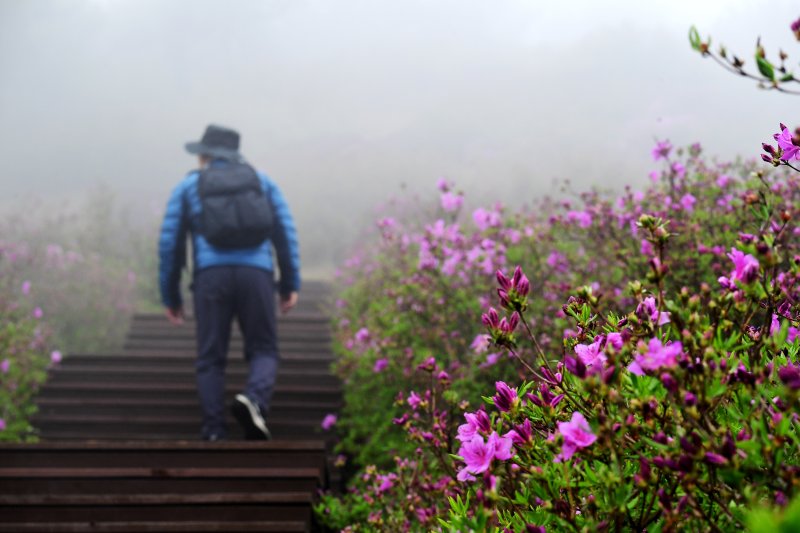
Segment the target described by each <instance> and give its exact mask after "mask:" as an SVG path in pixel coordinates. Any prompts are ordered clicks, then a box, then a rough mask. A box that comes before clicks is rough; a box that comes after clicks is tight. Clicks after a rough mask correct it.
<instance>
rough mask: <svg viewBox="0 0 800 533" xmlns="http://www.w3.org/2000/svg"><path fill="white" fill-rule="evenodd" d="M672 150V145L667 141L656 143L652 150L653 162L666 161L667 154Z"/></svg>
mask: <svg viewBox="0 0 800 533" xmlns="http://www.w3.org/2000/svg"><path fill="white" fill-rule="evenodd" d="M671 150H672V143H670V142H669V141H667V140H664V141H656V145H655V147H654V148H653V161H658V160H659V159H666V158H667V157H669V153H670V151H671Z"/></svg>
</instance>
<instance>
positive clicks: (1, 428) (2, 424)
mask: <svg viewBox="0 0 800 533" xmlns="http://www.w3.org/2000/svg"><path fill="white" fill-rule="evenodd" d="M5 429H6V421H5V420H3V419H2V418H0V431H5Z"/></svg>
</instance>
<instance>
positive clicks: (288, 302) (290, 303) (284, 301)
mask: <svg viewBox="0 0 800 533" xmlns="http://www.w3.org/2000/svg"><path fill="white" fill-rule="evenodd" d="M295 305H297V292H290V293H289V294H287V295H283V294H281V313H283V314H284V315H285V314H286V313H288V312H289V311H291V310H292V308H293V307H294V306H295Z"/></svg>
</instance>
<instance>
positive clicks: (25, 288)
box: [22, 281, 31, 296]
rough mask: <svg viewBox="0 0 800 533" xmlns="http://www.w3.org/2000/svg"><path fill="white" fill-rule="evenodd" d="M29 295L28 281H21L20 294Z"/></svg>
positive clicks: (29, 285)
mask: <svg viewBox="0 0 800 533" xmlns="http://www.w3.org/2000/svg"><path fill="white" fill-rule="evenodd" d="M30 293H31V282H30V281H23V282H22V294H24V295H26V296H27V295H28V294H30Z"/></svg>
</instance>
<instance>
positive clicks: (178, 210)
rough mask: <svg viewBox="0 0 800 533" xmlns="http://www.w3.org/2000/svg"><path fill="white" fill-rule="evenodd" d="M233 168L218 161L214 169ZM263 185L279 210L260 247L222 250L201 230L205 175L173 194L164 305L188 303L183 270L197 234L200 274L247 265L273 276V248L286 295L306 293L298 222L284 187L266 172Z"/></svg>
mask: <svg viewBox="0 0 800 533" xmlns="http://www.w3.org/2000/svg"><path fill="white" fill-rule="evenodd" d="M226 164H228V163H227V162H226V161H224V160H215V161H213V162H212V163H211V165H212V166H215V167H216V166H222V165H226ZM258 176H259V178H261V186H262V188H263V189H264V190H265V191H267V194H268V195H269V198H270V199H271V200H272V205H273V207H274V209H275V220H274V224H275V225H274V231H273V238H272V240H271V241H269V240H268V241H265V242H264V243H263V244H261V245H260V246H257V247H255V248H246V249H240V250H221V249H219V248H215V247H214V246H212V245H211V244H209V243H208V241H206V240H205V238H203V236H202V235H200V234H199V232H198V231H197V229H198V226H199V220H200V211H201V209H202V205H201V203H200V195H199V194H198V191H197V183H198V178H199V177H200V172H199V171H196V170H195V171H193V172H190V173H189V174H188V175H187V176H186V177H185V178H184V179H183V181H181V182H180V183H179V184H178V186H177V187H175V189H174V190H173V191H172V194H171V195H170V198H169V202H168V203H167V210H166V213H165V214H164V222H163V224H162V225H161V238H160V239H159V243H158V255H159V259H160V264H159V281H160V285H159V286H160V289H161V301H162V302H163V303H164V306H165V307H168V308H170V309H177V308H178V307H181V306H182V305H183V302H182V299H181V292H180V280H181V272H182V270H183V268H184V267H185V266H186V237H187V234H191V237H192V251H193V259H194V261H193V267H194V272H198V271H200V270H202V269H204V268H208V267H212V266H219V265H244V266H252V267H256V268H263V269H264V270H267V271H270V272H273V271H274V266H273V260H272V247H273V246H274V247H275V251H276V253H277V256H278V268H279V269H280V283H279V290H280V293H281V294H284V295H285V294H289V293H290V292H294V291H298V290H300V254H299V251H298V245H297V232H296V231H295V227H294V221H293V220H292V215H291V213H290V212H289V206H288V205H286V200H284V198H283V195H282V194H281V192H280V190H279V189H278V187H277V186H276V185H275V184H274V183H272V182H271V181H270V179H269V178H268V177H267V176H266V175H265V174H262V173H261V172H259V173H258Z"/></svg>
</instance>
